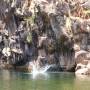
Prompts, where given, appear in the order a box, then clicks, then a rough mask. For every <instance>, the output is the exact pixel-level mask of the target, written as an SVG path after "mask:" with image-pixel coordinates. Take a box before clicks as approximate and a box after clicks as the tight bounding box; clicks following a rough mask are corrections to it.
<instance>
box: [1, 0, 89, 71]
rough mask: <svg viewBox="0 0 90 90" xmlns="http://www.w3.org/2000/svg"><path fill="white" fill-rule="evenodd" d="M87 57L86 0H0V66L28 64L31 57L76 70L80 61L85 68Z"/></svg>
mask: <svg viewBox="0 0 90 90" xmlns="http://www.w3.org/2000/svg"><path fill="white" fill-rule="evenodd" d="M89 60H90V5H89V0H1V1H0V62H1V66H2V63H3V64H4V65H6V64H9V65H12V66H14V67H15V68H16V67H17V66H18V67H19V66H21V67H22V66H25V67H30V66H29V62H32V61H35V62H36V63H38V65H39V66H40V67H41V66H44V65H45V64H54V65H55V67H54V68H51V69H50V70H53V71H60V70H65V71H74V70H76V72H77V71H78V70H80V69H82V68H81V66H80V67H79V65H81V64H85V65H86V67H87V71H88V70H89V67H88V66H89ZM78 64H79V65H78ZM75 67H76V69H75ZM78 67H79V68H78ZM86 67H84V68H85V69H86Z"/></svg>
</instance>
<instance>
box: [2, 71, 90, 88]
mask: <svg viewBox="0 0 90 90" xmlns="http://www.w3.org/2000/svg"><path fill="white" fill-rule="evenodd" d="M0 90H90V78H89V77H86V78H84V77H75V75H74V73H67V72H62V73H46V74H39V75H37V76H33V75H32V74H30V73H22V72H15V71H8V70H1V71H0Z"/></svg>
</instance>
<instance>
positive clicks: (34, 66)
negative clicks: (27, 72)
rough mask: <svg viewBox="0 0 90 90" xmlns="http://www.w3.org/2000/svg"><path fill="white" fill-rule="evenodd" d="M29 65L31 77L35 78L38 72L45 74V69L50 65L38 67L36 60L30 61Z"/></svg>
mask: <svg viewBox="0 0 90 90" xmlns="http://www.w3.org/2000/svg"><path fill="white" fill-rule="evenodd" d="M30 65H31V66H32V71H31V74H32V75H33V78H35V77H36V76H37V75H38V74H43V75H45V74H46V71H47V70H48V69H49V68H50V67H51V65H45V66H43V67H40V66H39V65H38V63H37V62H35V61H34V62H30Z"/></svg>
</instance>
